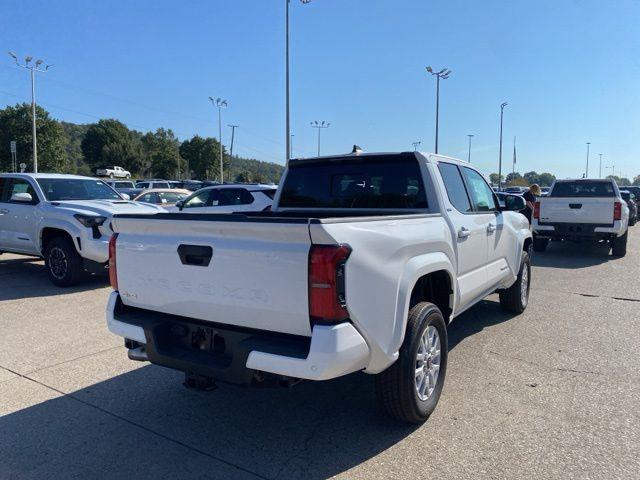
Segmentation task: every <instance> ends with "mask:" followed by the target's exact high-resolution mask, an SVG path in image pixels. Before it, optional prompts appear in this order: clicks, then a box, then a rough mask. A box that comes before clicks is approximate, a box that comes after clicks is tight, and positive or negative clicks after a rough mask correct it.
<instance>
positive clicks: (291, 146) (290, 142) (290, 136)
mask: <svg viewBox="0 0 640 480" xmlns="http://www.w3.org/2000/svg"><path fill="white" fill-rule="evenodd" d="M295 136H296V135H295V134H294V133H292V134H291V135H289V153H291V154H293V137H295Z"/></svg>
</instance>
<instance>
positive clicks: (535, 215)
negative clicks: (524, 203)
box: [533, 202, 540, 220]
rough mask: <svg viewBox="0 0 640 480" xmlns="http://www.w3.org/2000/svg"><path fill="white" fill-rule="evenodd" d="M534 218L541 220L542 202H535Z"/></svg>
mask: <svg viewBox="0 0 640 480" xmlns="http://www.w3.org/2000/svg"><path fill="white" fill-rule="evenodd" d="M533 218H535V219H536V220H540V202H536V203H534V204H533Z"/></svg>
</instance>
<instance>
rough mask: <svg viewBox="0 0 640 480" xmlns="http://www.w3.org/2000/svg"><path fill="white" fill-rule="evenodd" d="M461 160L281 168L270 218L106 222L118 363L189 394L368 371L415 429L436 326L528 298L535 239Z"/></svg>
mask: <svg viewBox="0 0 640 480" xmlns="http://www.w3.org/2000/svg"><path fill="white" fill-rule="evenodd" d="M523 207H524V200H523V199H522V198H521V197H517V196H512V197H509V198H508V199H507V201H506V206H505V207H504V208H500V207H499V206H498V202H497V200H496V197H495V195H494V193H493V191H492V190H491V187H490V186H489V184H488V183H487V182H486V180H485V179H484V178H483V176H482V175H481V174H480V173H478V171H477V170H476V169H475V168H474V167H473V166H472V165H470V164H468V163H466V162H462V161H458V160H454V159H451V158H446V157H442V156H437V155H431V154H421V153H415V152H407V153H393V154H354V155H346V156H338V157H324V158H317V159H315V158H314V159H312V160H292V161H290V162H289V165H288V167H287V169H286V171H285V174H284V177H283V179H282V180H281V184H280V188H279V189H278V193H277V194H276V198H275V201H274V204H273V210H272V211H270V212H269V211H267V212H255V213H236V214H191V213H185V212H181V213H165V214H159V215H155V216H154V217H153V218H151V217H145V216H141V215H117V216H115V217H114V220H113V227H114V231H115V232H116V233H114V235H113V236H112V237H111V244H110V277H111V282H112V285H113V288H114V290H115V291H114V292H113V293H112V294H111V296H110V299H109V303H108V307H107V324H108V327H109V329H110V330H111V331H112V332H113V333H115V334H116V335H120V336H122V337H124V338H125V345H126V346H127V348H128V349H129V357H130V358H131V359H135V360H148V361H151V362H153V363H155V364H158V365H163V366H166V367H169V368H173V369H177V370H182V371H184V372H185V373H186V384H187V385H192V386H196V387H202V388H206V387H210V386H213V382H214V381H215V380H220V381H226V382H234V383H243V384H258V383H264V382H269V381H276V382H279V383H293V382H295V381H297V380H299V379H308V380H326V379H330V378H335V377H339V376H342V375H346V374H349V373H351V372H357V371H364V372H366V373H369V374H374V375H376V377H377V381H376V384H377V388H376V390H377V393H378V396H379V398H380V400H381V401H382V404H383V405H384V407H385V408H386V410H387V411H388V412H389V413H390V414H391V415H392V416H394V417H396V418H398V419H400V420H403V421H407V422H421V421H424V420H425V419H426V418H427V417H428V416H429V414H430V413H431V412H432V411H433V409H434V408H435V406H436V403H437V402H438V398H439V397H440V392H441V390H442V386H443V382H444V377H445V372H446V366H447V323H448V322H450V321H451V319H453V318H454V317H456V316H457V315H459V314H460V313H461V312H463V311H465V310H466V309H468V308H469V307H471V306H472V305H474V304H476V303H478V302H479V301H480V300H482V299H483V298H484V297H485V296H487V295H489V294H491V293H494V292H496V291H497V292H498V293H499V294H500V303H501V304H502V306H503V307H504V308H505V309H507V310H510V311H513V312H518V313H519V312H522V311H523V310H524V309H525V308H526V306H527V303H528V296H529V281H530V278H531V277H530V272H531V270H530V261H529V248H530V245H531V241H532V239H531V233H530V231H529V228H528V222H527V219H526V218H525V217H524V216H523V215H521V214H519V213H516V212H515V210H519V209H521V208H523Z"/></svg>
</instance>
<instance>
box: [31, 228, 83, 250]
mask: <svg viewBox="0 0 640 480" xmlns="http://www.w3.org/2000/svg"><path fill="white" fill-rule="evenodd" d="M57 237H63V238H66V239H68V240H69V241H70V242H71V243H72V245H73V246H74V247H75V248H76V251H77V252H78V253H80V248H79V245H78V242H79V240H78V239H77V238H73V236H72V235H71V234H70V233H69V232H68V231H66V230H64V229H62V228H59V227H44V228H43V229H42V230H41V231H40V252H41V253H42V255H44V252H45V250H46V248H47V245H48V244H49V242H51V240H53V239H54V238H57Z"/></svg>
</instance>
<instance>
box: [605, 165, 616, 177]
mask: <svg viewBox="0 0 640 480" xmlns="http://www.w3.org/2000/svg"><path fill="white" fill-rule="evenodd" d="M604 168H610V169H611V176H612V177H615V176H616V166H615V165H607V166H606V167H604Z"/></svg>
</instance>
